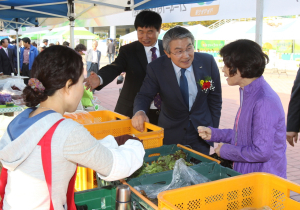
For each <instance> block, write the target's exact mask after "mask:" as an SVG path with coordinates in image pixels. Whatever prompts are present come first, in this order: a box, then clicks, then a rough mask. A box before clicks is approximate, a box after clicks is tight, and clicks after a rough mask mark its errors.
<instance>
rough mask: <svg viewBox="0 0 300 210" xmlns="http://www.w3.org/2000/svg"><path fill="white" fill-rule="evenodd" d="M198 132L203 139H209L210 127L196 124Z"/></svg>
mask: <svg viewBox="0 0 300 210" xmlns="http://www.w3.org/2000/svg"><path fill="white" fill-rule="evenodd" d="M198 133H199V136H200V137H201V138H202V139H203V140H210V139H211V129H210V128H208V127H204V126H198Z"/></svg>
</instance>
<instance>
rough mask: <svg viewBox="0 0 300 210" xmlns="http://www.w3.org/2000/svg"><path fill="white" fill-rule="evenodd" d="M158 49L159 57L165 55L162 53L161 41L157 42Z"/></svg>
mask: <svg viewBox="0 0 300 210" xmlns="http://www.w3.org/2000/svg"><path fill="white" fill-rule="evenodd" d="M158 47H159V53H160V56H163V55H165V51H164V47H163V44H162V40H158Z"/></svg>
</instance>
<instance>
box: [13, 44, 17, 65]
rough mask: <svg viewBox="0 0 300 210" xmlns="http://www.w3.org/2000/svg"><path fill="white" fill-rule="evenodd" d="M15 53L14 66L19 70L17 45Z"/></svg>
mask: <svg viewBox="0 0 300 210" xmlns="http://www.w3.org/2000/svg"><path fill="white" fill-rule="evenodd" d="M13 55H14V68H15V69H16V70H18V63H17V59H18V57H17V46H15V47H14V49H13Z"/></svg>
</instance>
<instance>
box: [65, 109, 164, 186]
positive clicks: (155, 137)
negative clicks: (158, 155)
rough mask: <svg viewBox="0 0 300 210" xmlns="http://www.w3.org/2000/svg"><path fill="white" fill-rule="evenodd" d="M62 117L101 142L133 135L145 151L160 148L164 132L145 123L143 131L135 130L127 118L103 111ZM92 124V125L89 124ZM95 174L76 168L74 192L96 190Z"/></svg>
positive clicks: (85, 169) (82, 168)
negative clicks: (78, 125) (111, 137)
mask: <svg viewBox="0 0 300 210" xmlns="http://www.w3.org/2000/svg"><path fill="white" fill-rule="evenodd" d="M64 117H66V118H70V119H73V120H75V121H77V122H79V123H81V124H83V126H84V127H85V128H86V129H87V130H88V131H89V132H90V133H91V135H92V136H94V137H95V138H96V139H98V140H101V139H103V138H105V137H106V136H108V135H112V136H115V137H117V136H121V135H125V134H129V135H135V136H136V137H138V138H139V139H141V140H143V145H144V148H145V149H150V148H155V147H160V146H162V145H163V138H164V130H163V128H161V127H158V126H156V125H153V124H150V123H147V122H145V125H144V127H145V130H144V131H143V132H140V131H138V130H136V129H135V128H134V127H133V126H132V124H131V120H130V119H129V117H126V116H124V115H121V114H118V113H115V112H112V111H108V110H104V111H94V112H85V113H74V114H68V115H65V116H64ZM91 122H92V123H91ZM97 186H98V185H97V180H96V173H95V172H94V171H93V170H92V169H89V168H84V167H78V169H77V175H76V182H75V190H76V191H82V190H87V189H93V188H96V187H97Z"/></svg>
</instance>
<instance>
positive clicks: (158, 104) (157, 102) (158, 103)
mask: <svg viewBox="0 0 300 210" xmlns="http://www.w3.org/2000/svg"><path fill="white" fill-rule="evenodd" d="M150 50H151V52H152V56H151V61H154V60H155V59H156V58H157V55H156V47H152V48H151V49H150ZM154 106H155V107H156V108H157V109H159V110H160V107H161V97H160V95H159V94H158V93H157V94H156V96H155V97H154Z"/></svg>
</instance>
